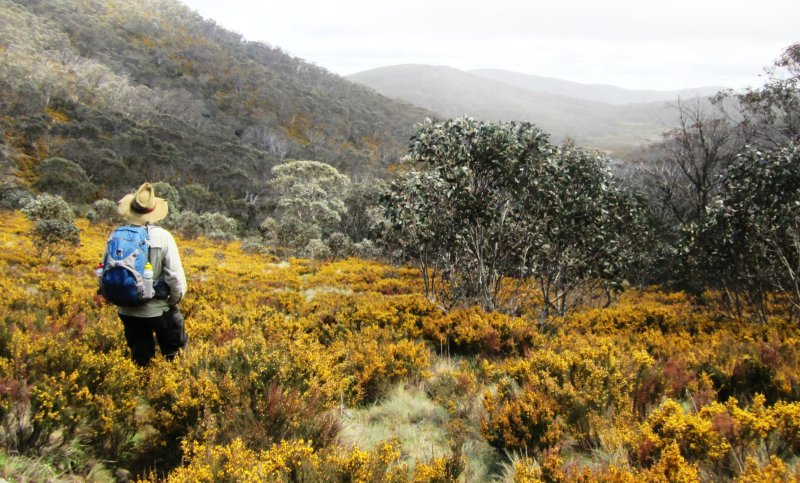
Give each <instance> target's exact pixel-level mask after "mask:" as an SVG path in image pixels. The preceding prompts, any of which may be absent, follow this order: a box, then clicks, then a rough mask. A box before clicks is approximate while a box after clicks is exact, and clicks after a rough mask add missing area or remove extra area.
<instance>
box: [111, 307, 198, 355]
mask: <svg viewBox="0 0 800 483" xmlns="http://www.w3.org/2000/svg"><path fill="white" fill-rule="evenodd" d="M119 318H120V319H121V320H122V325H123V326H125V340H127V341H128V347H130V349H131V353H132V354H133V360H134V361H136V364H138V365H140V366H144V365H147V363H148V362H150V359H152V358H153V356H155V355H156V344H155V342H156V340H157V341H158V347H159V349H161V354H163V355H164V357H165V358H167V359H168V360H172V359H173V358H174V357H175V356H176V355H177V354H178V351H180V350H181V349H182V348H183V347H184V346H186V343H187V342H188V341H189V337H188V336H187V335H186V324H185V323H184V320H183V314H181V312H180V310H178V308H177V307H172V308H170V309H169V310H168V311H166V312H164V313H163V314H162V315H161V316H159V317H132V316H130V315H122V314H119ZM153 335H155V338H154V337H153Z"/></svg>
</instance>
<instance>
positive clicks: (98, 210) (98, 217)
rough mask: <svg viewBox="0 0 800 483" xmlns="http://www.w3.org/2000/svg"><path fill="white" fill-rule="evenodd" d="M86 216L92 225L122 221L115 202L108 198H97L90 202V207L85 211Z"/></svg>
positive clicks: (116, 223) (120, 222)
mask: <svg viewBox="0 0 800 483" xmlns="http://www.w3.org/2000/svg"><path fill="white" fill-rule="evenodd" d="M86 218H88V219H89V222H90V223H92V224H93V225H98V224H103V223H105V224H108V225H119V224H122V223H123V222H124V220H123V218H122V216H120V214H119V209H118V205H117V203H114V202H113V201H111V200H108V199H102V200H97V201H95V202H94V203H93V204H92V208H91V209H90V210H89V211H88V212H86Z"/></svg>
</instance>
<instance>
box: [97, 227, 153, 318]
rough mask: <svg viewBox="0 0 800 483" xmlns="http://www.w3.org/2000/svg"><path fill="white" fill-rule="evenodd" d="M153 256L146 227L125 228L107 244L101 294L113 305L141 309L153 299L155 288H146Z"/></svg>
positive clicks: (117, 230) (114, 234)
mask: <svg viewBox="0 0 800 483" xmlns="http://www.w3.org/2000/svg"><path fill="white" fill-rule="evenodd" d="M149 252H150V232H149V230H148V229H147V227H144V226H122V227H119V228H117V229H116V230H114V233H112V234H111V237H110V238H109V239H108V243H107V244H106V254H105V256H104V257H103V272H102V275H101V276H100V290H101V293H102V294H103V296H104V297H105V298H106V299H108V301H110V302H111V303H113V304H115V305H119V306H122V307H129V306H135V305H142V304H144V303H145V302H147V301H148V300H150V299H152V298H153V295H154V293H153V286H152V284H150V286H149V287H147V286H145V283H144V278H143V276H142V275H143V274H144V266H145V264H146V263H147V261H148V256H149Z"/></svg>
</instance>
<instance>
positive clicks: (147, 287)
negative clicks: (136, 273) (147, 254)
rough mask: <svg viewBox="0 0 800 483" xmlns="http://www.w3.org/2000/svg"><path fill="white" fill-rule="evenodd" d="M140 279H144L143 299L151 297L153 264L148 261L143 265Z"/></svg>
mask: <svg viewBox="0 0 800 483" xmlns="http://www.w3.org/2000/svg"><path fill="white" fill-rule="evenodd" d="M142 279H144V293H143V294H142V296H143V298H144V299H145V300H149V299H151V298H153V295H154V293H153V266H152V265H150V262H147V263H146V264H145V265H144V272H142Z"/></svg>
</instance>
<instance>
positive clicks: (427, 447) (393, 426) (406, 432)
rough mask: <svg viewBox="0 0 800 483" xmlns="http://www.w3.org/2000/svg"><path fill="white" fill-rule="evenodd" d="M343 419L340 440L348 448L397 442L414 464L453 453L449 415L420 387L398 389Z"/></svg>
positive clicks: (366, 447) (393, 389) (369, 446)
mask: <svg viewBox="0 0 800 483" xmlns="http://www.w3.org/2000/svg"><path fill="white" fill-rule="evenodd" d="M342 419H343V420H342V431H341V433H340V435H339V438H340V442H341V443H342V444H345V445H355V446H359V447H361V448H364V449H372V448H374V447H375V445H377V444H378V443H379V442H381V441H386V440H390V439H393V438H396V439H397V440H398V441H399V442H400V448H401V450H402V452H403V456H404V457H405V458H406V459H407V460H408V461H409V463H410V464H413V462H414V460H428V459H431V458H435V457H441V456H446V455H448V454H449V453H450V444H449V443H450V439H449V435H448V433H447V430H446V427H445V424H446V422H447V421H448V419H449V415H448V413H447V411H446V410H445V409H444V408H443V407H441V406H439V405H437V404H436V403H434V402H433V401H431V400H430V399H428V397H427V396H426V395H425V392H424V391H422V390H421V389H420V388H419V387H409V388H407V387H406V386H404V385H402V384H401V385H398V386H395V387H394V388H392V389H391V390H390V391H389V392H388V393H387V395H386V397H385V398H384V399H383V400H382V401H381V402H379V403H377V404H375V405H373V406H371V407H368V408H365V409H358V410H353V411H352V412H350V413H349V417H347V416H345V417H343V418H342Z"/></svg>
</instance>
